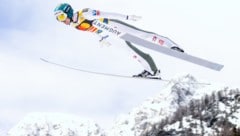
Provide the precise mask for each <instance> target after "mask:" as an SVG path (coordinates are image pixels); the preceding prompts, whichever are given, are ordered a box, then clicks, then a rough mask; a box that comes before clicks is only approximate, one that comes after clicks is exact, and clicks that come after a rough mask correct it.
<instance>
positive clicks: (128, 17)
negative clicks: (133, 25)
mask: <svg viewBox="0 0 240 136" xmlns="http://www.w3.org/2000/svg"><path fill="white" fill-rule="evenodd" d="M141 18H142V17H141V16H136V15H127V20H131V21H138V20H140V19H141Z"/></svg>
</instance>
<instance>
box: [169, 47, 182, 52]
mask: <svg viewBox="0 0 240 136" xmlns="http://www.w3.org/2000/svg"><path fill="white" fill-rule="evenodd" d="M171 49H172V50H175V51H178V52H182V53H184V50H183V49H181V48H179V47H177V46H173V47H171Z"/></svg>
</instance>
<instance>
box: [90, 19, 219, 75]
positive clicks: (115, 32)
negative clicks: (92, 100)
mask: <svg viewBox="0 0 240 136" xmlns="http://www.w3.org/2000/svg"><path fill="white" fill-rule="evenodd" d="M93 25H94V26H95V27H97V28H99V29H103V30H105V31H106V32H107V33H108V34H109V35H114V36H117V37H119V38H121V39H123V40H125V41H129V42H132V43H134V44H136V45H138V46H143V47H145V48H148V49H151V50H154V51H157V52H160V53H163V54H165V55H169V56H172V57H176V58H178V59H182V60H185V61H188V62H191V63H193V64H197V65H200V66H203V67H206V68H210V69H212V70H216V71H220V70H221V69H222V68H223V65H222V64H218V63H215V62H211V61H209V60H206V59H202V58H199V57H196V56H192V55H189V54H187V53H182V52H178V51H175V50H172V49H169V48H167V47H163V46H159V45H157V44H155V43H152V42H150V41H147V40H144V39H142V38H140V37H137V36H135V35H133V34H129V33H127V32H125V31H123V30H121V29H119V28H116V27H113V26H111V25H109V24H106V23H103V22H100V21H98V20H95V21H94V22H93Z"/></svg>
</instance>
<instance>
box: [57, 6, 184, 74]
mask: <svg viewBox="0 0 240 136" xmlns="http://www.w3.org/2000/svg"><path fill="white" fill-rule="evenodd" d="M54 14H55V16H56V19H57V20H58V21H59V22H63V23H64V24H66V25H71V26H73V27H75V28H76V29H78V30H82V31H87V32H91V33H94V34H97V35H98V36H99V37H100V40H99V41H100V42H102V43H103V44H106V45H109V44H110V43H109V42H108V41H107V39H108V37H109V36H110V35H106V33H104V30H101V29H98V28H96V27H94V26H93V21H95V20H99V21H101V22H103V23H106V24H109V25H111V26H114V27H117V28H121V29H122V30H125V31H126V32H128V33H131V34H134V35H136V36H138V37H140V38H142V39H145V40H148V41H151V42H153V43H156V44H158V45H160V46H166V47H168V48H171V49H173V50H176V51H179V52H184V51H183V49H181V48H180V47H179V46H178V45H177V44H176V43H174V42H173V41H172V40H170V39H169V38H167V37H164V36H161V35H159V34H156V33H153V32H148V31H145V30H141V29H139V28H136V27H134V26H132V25H129V24H127V23H125V22H123V21H121V20H131V21H137V20H139V19H140V17H139V16H135V15H122V14H118V13H109V12H103V11H99V10H93V9H89V8H86V9H83V10H79V11H77V12H75V13H74V10H73V8H72V7H71V5H69V4H67V3H62V4H59V5H58V6H57V7H56V8H55V10H54ZM125 42H126V44H127V46H128V47H129V49H130V51H131V52H132V56H133V58H135V59H137V61H138V62H140V63H141V65H142V66H143V68H144V70H143V72H141V73H140V74H136V75H133V77H157V76H159V75H160V70H159V69H158V68H157V66H156V64H155V62H154V61H153V59H152V57H151V56H150V55H149V54H146V53H144V52H142V51H141V50H139V49H138V48H136V47H135V46H134V45H133V44H132V43H130V42H128V41H125Z"/></svg>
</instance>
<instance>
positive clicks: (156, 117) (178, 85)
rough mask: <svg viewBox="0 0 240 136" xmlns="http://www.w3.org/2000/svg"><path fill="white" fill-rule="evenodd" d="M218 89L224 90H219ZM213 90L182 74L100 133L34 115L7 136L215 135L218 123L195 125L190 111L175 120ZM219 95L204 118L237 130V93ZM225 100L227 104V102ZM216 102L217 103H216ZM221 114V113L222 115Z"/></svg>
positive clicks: (85, 124) (74, 121)
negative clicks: (225, 122) (222, 120)
mask: <svg viewBox="0 0 240 136" xmlns="http://www.w3.org/2000/svg"><path fill="white" fill-rule="evenodd" d="M219 90H224V89H223V88H220V89H219ZM225 90H226V88H225ZM229 90H231V89H229ZM215 91H216V90H215V89H214V90H213V87H210V86H208V85H202V84H198V81H197V80H196V79H195V78H194V77H193V76H191V75H184V76H181V77H177V78H175V79H172V80H171V82H169V83H168V84H167V85H166V87H165V89H163V90H161V91H160V94H158V95H157V96H156V97H153V98H148V99H147V100H146V101H144V102H143V103H142V104H140V105H139V106H138V107H136V108H134V109H133V110H132V111H131V112H130V113H129V114H127V115H120V116H119V117H118V118H117V120H116V122H115V123H114V125H113V126H112V128H111V129H109V130H105V131H103V130H102V129H101V128H100V127H99V126H98V125H97V124H96V123H94V122H93V121H88V120H82V119H79V118H78V117H74V116H68V115H64V114H47V113H39V114H36V113H35V114H30V115H29V116H27V117H26V118H25V119H23V120H22V121H21V122H20V123H19V124H18V125H17V126H16V127H14V128H13V129H11V131H10V132H9V135H10V136H22V135H23V136H24V135H30V136H31V135H37V136H45V135H47V134H49V135H52V136H63V135H67V136H69V135H74V136H104V135H106V136H145V135H149V136H156V135H159V134H160V135H165V133H166V134H177V133H179V135H181V134H183V132H184V134H186V133H185V132H189V130H187V131H186V130H185V129H188V128H191V134H192V130H193V131H194V132H198V133H200V134H201V133H204V134H206V135H207V134H212V133H214V130H215V129H216V127H218V123H216V124H217V125H209V124H211V123H213V124H214V122H212V121H211V122H207V121H205V122H204V121H203V122H201V123H200V124H201V125H197V124H196V123H195V122H200V121H199V118H198V117H197V116H196V115H192V114H190V113H192V112H191V111H189V109H185V110H182V111H184V112H183V113H182V114H181V119H178V118H176V117H175V116H176V113H177V112H179V111H180V110H179V109H181V108H182V107H186V108H188V106H189V105H191V104H192V103H193V101H197V102H199V100H200V99H202V98H203V96H206V95H207V96H210V95H211V93H212V92H215ZM223 92H226V91H223ZM232 92H233V91H232ZM234 92H238V90H235V91H234ZM218 95H219V96H221V99H220V97H219V99H218V100H215V101H211V102H212V103H210V102H208V101H206V100H205V101H206V102H208V104H210V105H205V107H204V110H202V115H203V118H205V119H206V120H209V119H208V118H215V117H221V116H223V115H229V117H231V119H229V120H230V122H232V124H233V125H234V124H235V125H236V126H237V125H238V126H237V127H239V124H240V105H237V104H238V103H237V102H238V101H237V100H239V101H240V94H239V95H236V94H233V93H231V97H229V98H226V97H225V96H223V95H222V94H221V93H219V94H218ZM236 96H237V97H236ZM238 97H239V98H238ZM209 98H210V97H209ZM214 98H215V97H214ZM228 99H229V100H230V101H226V100H228ZM220 100H221V101H220ZM218 101H219V103H217V102H218ZM215 103H216V104H215ZM231 104H235V105H236V106H235V107H234V112H232V111H233V110H232V109H231V107H233V106H231ZM215 105H219V106H218V107H219V108H218V109H215V107H216V106H215ZM229 105H230V106H229ZM195 107H196V106H195ZM195 110H196V109H195ZM193 111H194V110H193ZM213 111H217V112H216V113H217V114H209V113H211V112H213ZM224 111H226V112H227V113H229V114H223V113H225V112H224ZM218 113H219V114H218ZM220 113H222V115H221V114H220ZM193 114H194V113H193ZM213 115H214V116H213ZM179 117H180V116H179ZM178 120H181V121H178ZM163 124H164V125H163ZM193 124H195V127H194V128H192V127H193V126H192V125H193ZM180 126H181V127H180ZM202 128H204V129H202ZM170 130H171V131H170ZM201 131H202V132H201Z"/></svg>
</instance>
